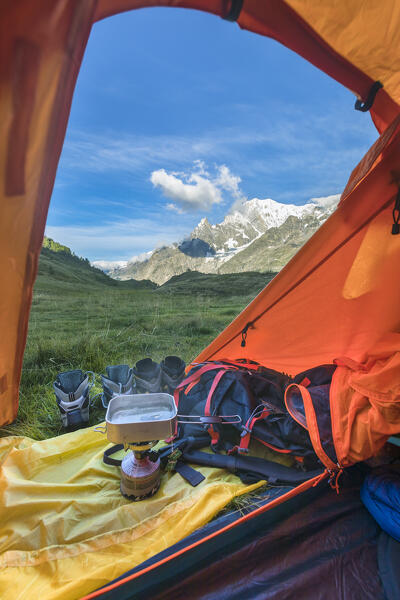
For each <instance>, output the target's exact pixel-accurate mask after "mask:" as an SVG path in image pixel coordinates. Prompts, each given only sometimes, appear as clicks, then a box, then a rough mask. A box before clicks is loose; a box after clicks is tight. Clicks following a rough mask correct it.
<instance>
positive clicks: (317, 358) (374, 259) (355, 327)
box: [196, 119, 400, 375]
mask: <svg viewBox="0 0 400 600" xmlns="http://www.w3.org/2000/svg"><path fill="white" fill-rule="evenodd" d="M394 129H395V131H394V132H392V134H391V135H390V136H385V134H383V137H384V138H385V141H386V146H385V147H383V148H382V145H379V144H377V145H374V146H373V147H372V148H371V150H370V151H369V153H368V154H367V156H366V157H364V159H363V161H362V163H363V164H360V165H359V167H358V168H356V169H355V172H353V174H352V176H351V181H350V184H349V187H348V191H347V192H346V195H344V196H343V197H342V199H341V202H340V204H339V206H338V208H337V209H336V211H335V212H334V213H333V214H332V215H331V217H330V218H329V219H328V220H327V221H326V222H325V223H324V224H323V225H322V227H320V229H319V230H318V231H317V232H316V233H315V234H314V236H313V237H312V238H311V239H310V240H309V241H308V242H307V243H306V244H305V245H304V246H303V247H302V248H301V250H300V251H299V252H298V253H297V254H296V256H295V257H294V258H293V259H292V260H291V261H290V262H289V263H288V264H287V265H286V267H284V269H282V271H281V272H280V273H279V274H278V275H277V276H276V277H275V278H274V279H273V280H272V281H271V282H270V283H269V284H268V286H267V287H266V288H265V289H264V290H263V291H262V292H261V293H260V294H259V295H258V296H257V297H256V298H255V299H254V300H253V302H251V303H250V304H249V306H248V307H247V308H246V309H245V310H244V311H243V312H242V313H241V314H240V315H239V316H238V317H237V318H236V319H235V320H234V321H233V322H232V323H231V325H229V326H228V327H227V328H226V329H225V330H224V331H223V332H222V333H221V334H220V335H219V336H218V337H217V338H216V339H215V340H214V341H213V342H212V343H211V344H210V345H209V346H208V347H207V348H206V349H205V350H203V352H201V353H200V355H199V356H198V357H197V358H196V362H202V361H205V360H220V359H223V358H226V359H232V358H235V359H236V358H252V359H253V360H256V361H258V362H260V363H261V364H264V365H267V366H268V367H271V368H273V369H276V370H279V371H285V372H287V373H289V374H292V375H295V374H296V373H298V372H301V371H304V370H306V369H309V368H312V367H314V366H318V365H319V364H324V363H332V362H333V361H334V360H335V359H336V358H338V357H342V356H347V357H349V358H351V359H353V360H355V361H358V362H362V361H364V360H366V358H367V357H368V356H369V355H373V354H374V348H375V347H376V346H377V345H378V344H379V343H380V340H381V339H382V338H384V337H385V336H386V335H390V334H391V333H393V334H395V333H399V332H400V314H399V310H398V307H399V306H400V283H399V279H398V277H397V276H396V273H397V272H398V265H399V264H400V236H396V235H392V234H391V229H392V223H393V215H392V211H393V208H394V203H395V198H396V195H397V193H398V189H399V188H398V184H397V183H396V182H397V181H398V180H397V177H396V173H397V171H398V165H399V161H400V125H399V121H398V119H396V123H395V128H394ZM377 148H380V150H381V152H380V154H379V156H378V157H377V156H376V155H377ZM371 162H372V166H370V168H369V170H368V172H367V173H365V169H366V165H368V164H369V163H371ZM246 326H247V327H248V328H247V336H246V342H245V346H242V331H243V329H244V328H245V327H246Z"/></svg>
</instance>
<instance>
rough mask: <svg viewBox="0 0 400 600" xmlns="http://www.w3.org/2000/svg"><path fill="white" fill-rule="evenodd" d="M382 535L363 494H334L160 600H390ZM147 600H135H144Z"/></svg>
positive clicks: (137, 599) (263, 531)
mask: <svg viewBox="0 0 400 600" xmlns="http://www.w3.org/2000/svg"><path fill="white" fill-rule="evenodd" d="M380 531H381V530H380V528H379V526H378V525H377V524H376V522H375V521H374V519H373V518H372V517H371V516H370V515H369V513H368V512H367V511H366V509H365V508H364V507H363V506H362V503H361V501H360V492H359V488H358V487H354V488H350V489H344V488H343V489H342V491H341V493H340V494H339V496H337V495H336V493H335V492H333V491H332V490H328V491H326V493H325V494H323V495H322V496H320V497H318V498H317V499H315V500H313V501H311V502H309V503H308V504H307V505H306V506H304V507H303V508H300V509H298V510H295V511H293V512H292V513H291V514H290V515H288V517H287V518H286V519H285V520H283V521H281V522H279V523H272V524H270V526H269V527H264V528H259V530H258V532H257V535H256V536H249V538H248V539H247V540H246V541H244V543H242V544H241V545H240V546H239V547H233V548H231V549H230V551H229V552H227V553H225V554H224V553H221V554H220V555H217V554H212V553H211V552H210V557H209V560H208V561H206V563H205V564H203V565H202V566H201V568H199V569H196V570H195V571H194V572H192V573H190V574H186V577H179V578H178V580H177V581H176V582H175V584H173V585H172V586H169V587H168V588H165V587H164V589H163V590H162V591H160V592H159V593H158V594H156V595H152V596H151V597H152V599H153V600H169V599H170V598H174V599H175V600H185V599H186V598H190V599H191V600H214V599H215V600H217V599H218V600H240V599H241V598H246V600H292V599H293V598H302V599H303V598H312V599H313V600H338V599H340V600H384V599H385V595H384V591H383V589H382V584H381V580H380V577H379V571H378V560H377V542H378V539H379V534H380ZM116 592H117V593H116V594H115V595H114V596H111V595H105V596H104V599H105V600H106V599H107V600H111V599H112V598H115V599H117V598H127V597H128V596H123V595H118V589H116ZM144 597H145V596H136V595H135V594H134V593H133V594H132V595H131V596H129V598H130V600H141V599H142V598H144ZM99 598H102V596H99Z"/></svg>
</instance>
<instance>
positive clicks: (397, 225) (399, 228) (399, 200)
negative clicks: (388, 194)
mask: <svg viewBox="0 0 400 600" xmlns="http://www.w3.org/2000/svg"><path fill="white" fill-rule="evenodd" d="M392 214H393V225H392V235H399V233H400V188H399V191H398V192H397V196H396V200H395V202H394V207H393V213H392Z"/></svg>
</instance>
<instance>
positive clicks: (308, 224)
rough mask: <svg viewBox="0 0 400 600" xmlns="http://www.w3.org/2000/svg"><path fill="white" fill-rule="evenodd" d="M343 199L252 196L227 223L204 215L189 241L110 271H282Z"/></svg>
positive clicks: (156, 277) (151, 274)
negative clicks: (298, 201) (293, 199)
mask: <svg viewBox="0 0 400 600" xmlns="http://www.w3.org/2000/svg"><path fill="white" fill-rule="evenodd" d="M338 200H339V196H328V197H326V198H315V199H313V200H312V201H310V202H309V203H308V204H304V205H301V206H297V205H294V204H282V203H280V202H275V201H274V200H271V199H270V198H267V199H265V200H260V199H258V198H254V199H252V200H247V201H246V202H244V203H243V204H242V205H241V206H240V208H239V209H237V210H235V211H234V212H232V213H230V214H228V215H227V216H226V217H225V218H224V220H223V221H222V222H221V223H217V224H216V225H213V224H211V223H210V222H209V221H208V219H206V218H205V219H202V220H201V221H200V223H199V224H198V225H197V227H195V229H194V230H193V231H192V233H191V235H190V237H189V238H188V239H187V240H184V241H183V242H181V243H180V244H178V243H175V244H172V245H171V246H166V247H163V248H159V249H157V250H154V251H153V252H152V253H149V255H148V256H145V257H144V259H142V260H135V261H130V262H128V264H127V265H126V266H122V267H118V268H110V270H109V271H108V273H109V275H111V277H114V278H116V279H120V280H126V279H129V278H134V279H137V280H141V279H149V280H151V281H154V282H156V283H157V284H159V285H162V284H163V283H165V282H166V281H168V279H170V278H171V277H173V276H174V275H179V274H181V273H184V272H185V271H187V270H191V271H199V272H201V273H238V272H243V271H259V272H265V271H271V270H272V271H279V270H280V269H281V268H282V267H283V266H284V265H285V264H286V263H287V262H288V261H289V260H290V259H291V258H292V256H293V255H294V254H295V253H296V252H297V250H298V249H299V248H300V247H301V246H302V245H303V244H304V243H305V242H306V241H307V240H308V239H309V238H310V237H311V235H312V234H313V233H314V232H315V231H316V230H317V229H318V228H319V227H320V225H321V224H322V223H323V222H324V221H325V220H326V219H327V218H328V217H329V215H330V214H331V213H332V212H333V210H334V208H335V207H336V204H337V202H338ZM103 264H104V263H103ZM110 267H111V265H110Z"/></svg>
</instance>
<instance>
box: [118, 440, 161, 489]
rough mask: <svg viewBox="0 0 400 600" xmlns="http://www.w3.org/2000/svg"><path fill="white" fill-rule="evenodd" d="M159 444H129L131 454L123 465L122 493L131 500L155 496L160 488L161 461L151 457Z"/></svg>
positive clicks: (154, 442) (155, 442)
mask: <svg viewBox="0 0 400 600" xmlns="http://www.w3.org/2000/svg"><path fill="white" fill-rule="evenodd" d="M157 443H158V442H157V441H153V442H147V443H140V444H128V448H129V450H130V451H129V452H128V454H127V455H126V456H125V458H124V459H123V461H122V464H121V486H120V488H121V493H122V495H123V496H125V498H128V499H129V500H142V499H144V498H148V497H150V496H153V494H155V493H156V492H157V490H158V488H159V487H160V480H161V469H160V460H159V459H158V458H157V457H156V456H155V458H154V459H153V456H152V455H151V448H152V447H153V446H155V445H156V444H157Z"/></svg>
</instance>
